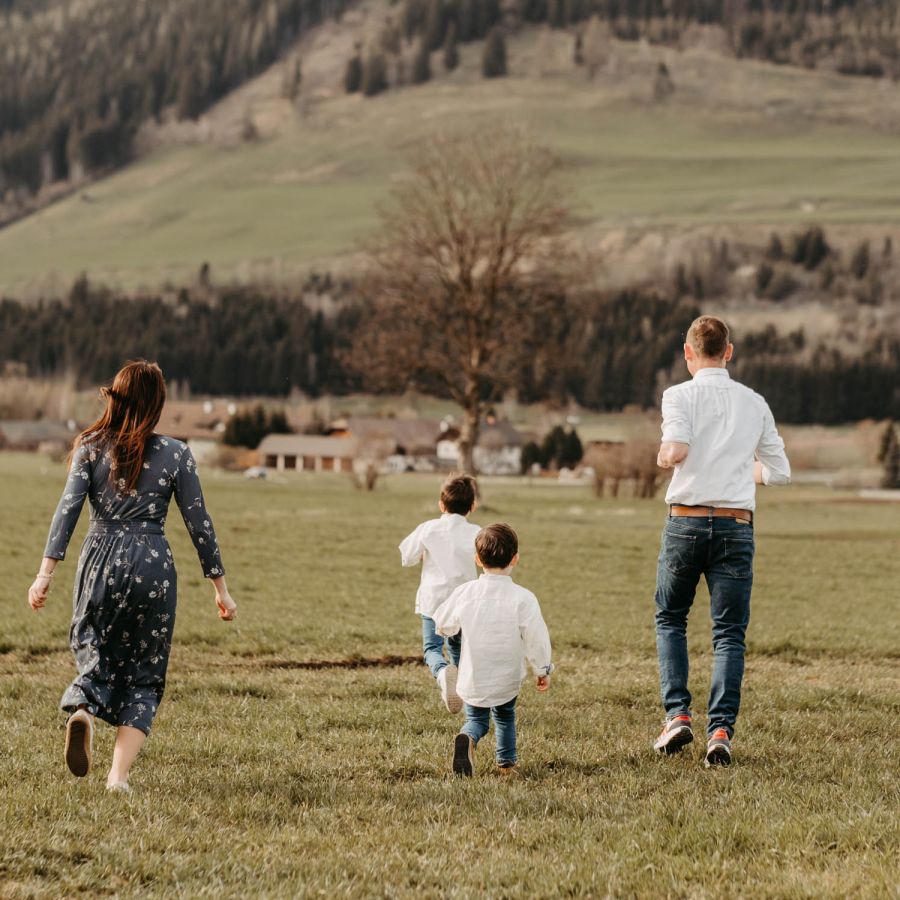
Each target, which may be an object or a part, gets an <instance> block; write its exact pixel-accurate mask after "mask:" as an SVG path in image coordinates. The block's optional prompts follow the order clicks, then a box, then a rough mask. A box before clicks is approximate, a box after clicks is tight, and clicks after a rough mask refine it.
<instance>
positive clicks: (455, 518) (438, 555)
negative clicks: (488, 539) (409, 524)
mask: <svg viewBox="0 0 900 900" xmlns="http://www.w3.org/2000/svg"><path fill="white" fill-rule="evenodd" d="M479 531H481V529H480V528H479V527H478V526H477V525H473V524H472V523H471V522H469V521H468V519H466V517H465V516H461V515H459V514H458V513H444V514H443V515H442V516H441V517H440V518H439V519H430V520H429V521H427V522H423V523H422V524H421V525H420V526H419V527H418V528H417V529H416V530H415V531H414V532H413V533H412V534H410V535H409V536H408V537H406V538H404V539H403V543H402V544H400V562H401V563H402V564H403V565H404V566H415V565H418V564H419V562H421V563H422V580H421V581H420V582H419V590H418V591H417V593H416V612H417V613H419V614H420V615H423V616H428V617H429V618H430V617H431V616H432V614H433V613H434V611H435V610H436V609H437V608H438V607H439V606H440V605H441V604H442V603H443V602H444V601H445V600H446V599H447V598H448V597H449V596H450V595H451V594H452V593H453V591H454V590H456V588H458V587H459V586H460V585H461V584H465V583H466V582H467V581H472V580H473V579H474V578H475V577H476V576H477V574H478V573H477V570H476V569H475V537H476V535H477V534H478V532H479Z"/></svg>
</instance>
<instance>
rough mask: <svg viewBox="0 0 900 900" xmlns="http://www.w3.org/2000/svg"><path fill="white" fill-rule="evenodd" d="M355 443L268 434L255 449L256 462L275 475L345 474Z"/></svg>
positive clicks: (332, 439) (317, 436) (354, 453)
mask: <svg viewBox="0 0 900 900" xmlns="http://www.w3.org/2000/svg"><path fill="white" fill-rule="evenodd" d="M357 446H358V442H357V441H356V440H355V439H354V438H348V437H331V436H328V435H321V434H270V435H267V436H266V437H264V438H263V439H262V443H260V445H259V447H258V448H257V452H258V453H259V457H260V462H261V463H262V464H263V465H264V466H265V467H266V468H267V469H277V470H278V471H279V472H284V471H292V470H303V471H305V472H349V471H350V470H351V469H352V468H353V460H354V459H355V457H356V451H357Z"/></svg>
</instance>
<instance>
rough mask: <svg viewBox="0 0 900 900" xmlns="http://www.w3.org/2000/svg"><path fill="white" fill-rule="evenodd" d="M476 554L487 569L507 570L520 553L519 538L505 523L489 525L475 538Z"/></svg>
mask: <svg viewBox="0 0 900 900" xmlns="http://www.w3.org/2000/svg"><path fill="white" fill-rule="evenodd" d="M475 552H476V553H477V554H478V558H479V559H480V560H481V564H482V565H483V566H484V567H485V568H486V569H505V568H506V567H507V566H508V565H509V564H510V563H511V562H512V561H513V557H514V556H515V555H516V554H517V553H518V552H519V538H518V536H517V535H516V533H515V532H514V531H513V530H512V528H510V527H509V525H506V524H504V523H503V522H498V523H497V524H496V525H488V526H487V527H486V528H482V529H481V531H479V532H478V536H477V537H476V538H475Z"/></svg>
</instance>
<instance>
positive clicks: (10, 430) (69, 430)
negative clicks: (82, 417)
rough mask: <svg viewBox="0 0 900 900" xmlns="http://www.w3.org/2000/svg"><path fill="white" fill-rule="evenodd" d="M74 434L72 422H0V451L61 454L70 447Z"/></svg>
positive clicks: (15, 420) (74, 427) (12, 420)
mask: <svg viewBox="0 0 900 900" xmlns="http://www.w3.org/2000/svg"><path fill="white" fill-rule="evenodd" d="M75 433H76V425H75V423H74V422H68V423H65V422H48V421H45V420H43V419H37V420H34V421H31V420H21V419H10V420H7V421H5V422H0V450H28V451H40V452H41V453H61V452H65V451H67V450H68V449H69V448H70V447H71V446H72V440H73V438H74V437H75Z"/></svg>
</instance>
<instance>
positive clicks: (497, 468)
mask: <svg viewBox="0 0 900 900" xmlns="http://www.w3.org/2000/svg"><path fill="white" fill-rule="evenodd" d="M459 438H460V430H459V428H458V427H456V426H455V425H451V424H449V423H446V422H445V423H442V430H441V435H440V438H439V439H438V442H437V456H438V462H439V463H440V464H441V466H442V467H443V468H453V467H455V466H457V465H458V464H459ZM524 443H525V438H524V436H523V435H522V433H521V432H520V431H519V430H518V429H517V428H516V427H515V426H514V425H513V424H512V422H510V421H509V420H508V419H498V418H495V417H494V416H488V417H486V418H485V419H484V420H483V421H482V423H481V427H480V429H479V432H478V442H477V444H476V445H475V453H474V461H475V468H476V469H477V470H478V471H479V472H481V473H483V474H485V475H519V474H520V473H521V471H522V446H523V445H524Z"/></svg>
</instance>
